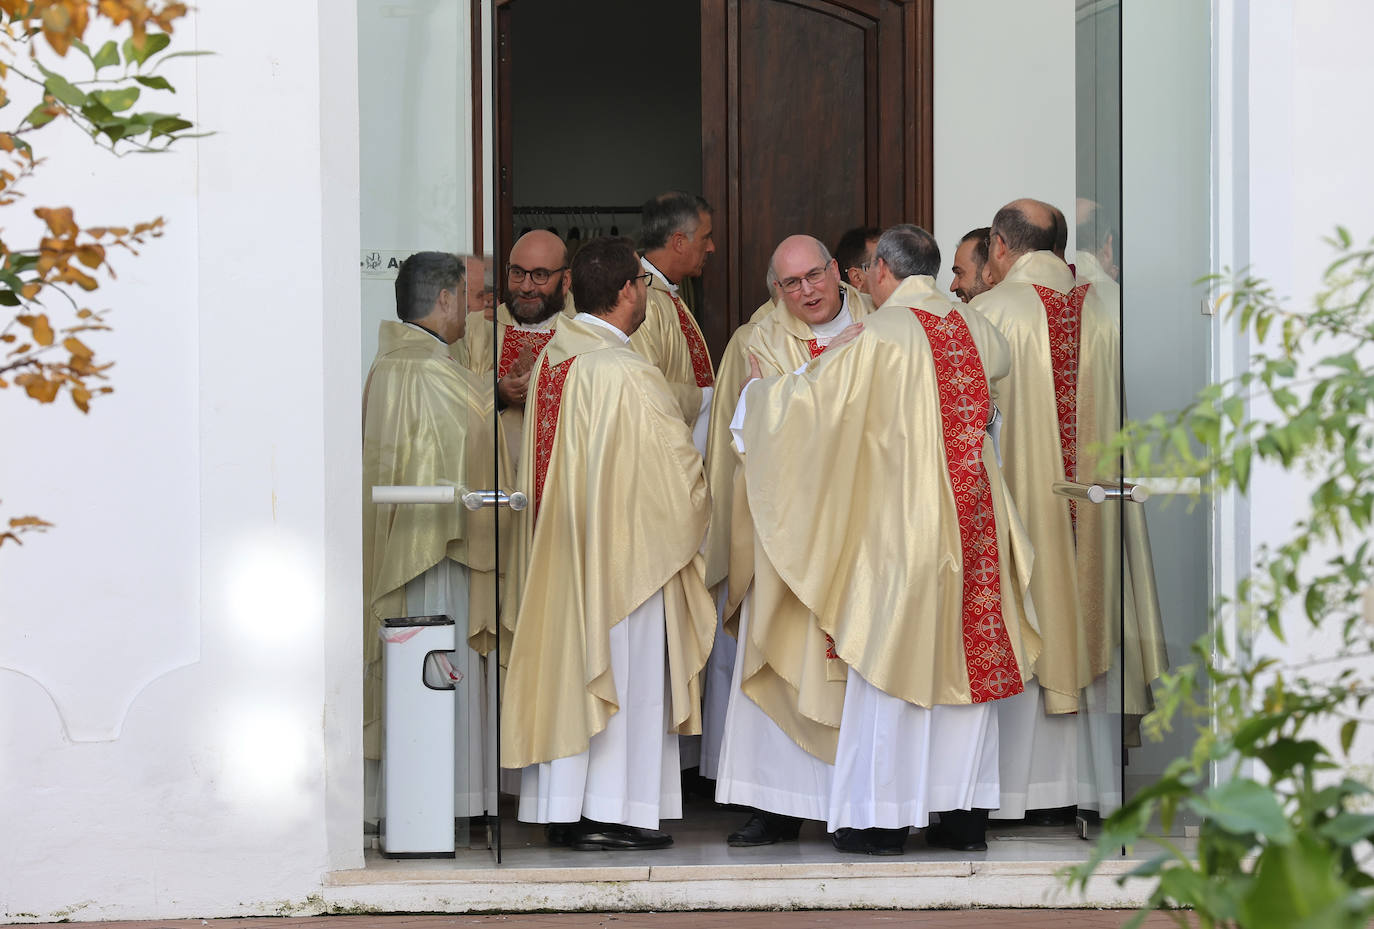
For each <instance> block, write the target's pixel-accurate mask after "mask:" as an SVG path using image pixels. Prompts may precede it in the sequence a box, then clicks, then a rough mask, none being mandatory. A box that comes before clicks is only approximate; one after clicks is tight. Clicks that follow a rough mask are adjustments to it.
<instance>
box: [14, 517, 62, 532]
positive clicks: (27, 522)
mask: <svg viewBox="0 0 1374 929" xmlns="http://www.w3.org/2000/svg"><path fill="white" fill-rule="evenodd" d="M51 526H52V523H50V522H48V521H47V520H46V519H39V518H38V517H37V516H15V517H13V518H11V519H10V528H11V529H24V528H27V527H32V528H35V529H44V528H50V527H51Z"/></svg>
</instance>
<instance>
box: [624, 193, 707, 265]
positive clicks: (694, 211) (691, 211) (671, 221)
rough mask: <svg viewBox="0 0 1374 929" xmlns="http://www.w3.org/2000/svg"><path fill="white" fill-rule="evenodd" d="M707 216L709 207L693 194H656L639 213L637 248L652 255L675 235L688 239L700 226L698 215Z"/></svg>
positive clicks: (699, 216)
mask: <svg viewBox="0 0 1374 929" xmlns="http://www.w3.org/2000/svg"><path fill="white" fill-rule="evenodd" d="M710 212H711V205H710V204H709V203H707V202H706V201H705V200H704V199H703V198H701V197H698V196H697V195H695V194H688V193H683V192H682V191H680V190H670V191H668V192H667V193H666V194H659V195H658V196H657V197H654V198H653V199H652V200H650V201H649V202H647V203H645V204H644V206H643V207H641V209H640V227H639V247H640V248H641V249H643V250H644V251H646V252H652V251H653V250H654V249H658V248H663V247H664V246H665V245H667V244H668V240H669V239H671V238H672V237H673V235H674V233H678V232H681V233H682V234H683V235H687V236H691V235H693V234H694V233H695V232H696V231H697V226H700V225H701V214H702V213H707V214H709V213H710Z"/></svg>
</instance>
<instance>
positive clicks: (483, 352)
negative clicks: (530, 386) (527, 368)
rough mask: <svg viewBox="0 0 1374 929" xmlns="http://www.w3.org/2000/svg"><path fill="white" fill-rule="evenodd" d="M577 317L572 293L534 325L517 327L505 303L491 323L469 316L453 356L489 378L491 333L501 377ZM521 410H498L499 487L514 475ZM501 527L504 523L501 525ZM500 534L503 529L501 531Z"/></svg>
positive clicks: (521, 426)
mask: <svg viewBox="0 0 1374 929" xmlns="http://www.w3.org/2000/svg"><path fill="white" fill-rule="evenodd" d="M575 315H577V310H576V308H575V307H574V306H573V298H572V292H571V291H569V292H568V293H567V294H566V295H565V296H564V298H563V309H562V310H561V311H560V312H558V313H555V314H553V315H552V316H550V317H549V318H548V319H546V320H544V321H543V322H541V323H537V324H536V325H534V326H521V325H520V324H519V323H517V322H516V319H515V317H514V316H512V315H511V311H510V310H509V309H507V307H506V304H504V303H503V304H501V305H500V306H498V307H497V308H496V321H495V323H494V324H493V323H492V322H490V321H488V320H487V319H486V318H485V317H484V316H482V314H481V313H469V314H468V322H467V333H466V334H465V335H464V336H463V341H462V342H461V343H459V345H460V346H461V350H460V351H459V352H457V353H455V355H454V357H456V358H458V360H460V361H462V362H463V364H465V365H467V368H468V370H469V371H471V372H473V373H474V374H484V375H487V376H488V377H489V376H490V375H491V366H492V354H493V352H492V346H491V340H492V336H493V331H494V334H495V337H496V352H495V354H496V356H497V359H496V377H497V378H498V379H499V378H503V377H505V376H506V375H507V374H508V373H510V370H511V368H512V367H514V366H515V365H516V363H517V362H518V361H519V360H520V356H521V355H523V354H525V353H528V354H529V359H530V361H531V362H532V361H534V359H536V358H538V357H539V353H540V352H542V351H543V350H544V346H546V345H548V344H549V339H551V338H552V337H553V332H554V329H555V328H557V326H558V322H559V320H561V319H565V318H570V317H572V316H575ZM524 423H525V410H524V408H523V407H507V408H505V409H503V410H502V411H501V426H502V429H503V430H504V431H505V433H506V449H505V450H506V452H507V453H508V455H507V456H505V457H504V458H503V460H502V466H503V467H505V468H508V469H509V470H507V471H506V472H505V473H504V474H502V476H501V478H502V480H501V483H502V485H509V483H510V479H511V477H513V476H514V474H515V466H516V464H517V463H518V462H519V461H520V443H521V436H522V434H523V432H524ZM503 525H504V523H503ZM503 531H504V530H503Z"/></svg>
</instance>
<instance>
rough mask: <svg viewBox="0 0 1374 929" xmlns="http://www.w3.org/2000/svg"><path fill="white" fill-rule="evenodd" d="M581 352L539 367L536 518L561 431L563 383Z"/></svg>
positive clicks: (535, 452)
mask: <svg viewBox="0 0 1374 929" xmlns="http://www.w3.org/2000/svg"><path fill="white" fill-rule="evenodd" d="M576 360H577V356H576V355H574V356H573V357H571V358H569V359H568V360H567V361H565V362H563V363H562V364H556V365H551V364H549V363H548V362H547V361H545V362H544V366H543V367H542V368H540V370H539V377H538V379H537V380H536V381H535V387H534V429H535V433H534V521H535V522H538V521H539V504H540V503H542V502H543V499H544V479H545V478H547V477H548V475H549V458H550V456H552V455H553V440H554V437H555V436H556V435H557V434H558V410H559V408H560V407H561V406H562V405H563V385H564V384H565V383H567V380H568V372H569V371H571V370H572V364H573V362H574V361H576Z"/></svg>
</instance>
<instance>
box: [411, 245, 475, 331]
mask: <svg viewBox="0 0 1374 929" xmlns="http://www.w3.org/2000/svg"><path fill="white" fill-rule="evenodd" d="M465 276H466V275H465V273H464V268H463V262H462V260H461V259H460V258H459V257H458V256H457V255H451V254H449V253H448V252H416V253H415V254H413V255H411V256H410V257H409V258H407V259H406V260H405V261H403V262H401V268H400V270H399V271H397V272H396V317H397V318H398V319H402V320H405V321H406V322H414V321H415V320H417V319H424V318H425V317H426V316H428V315H429V314H430V311H432V310H433V309H434V301H436V300H438V299H439V292H440V291H441V290H452V291H454V292H455V293H456V292H457V291H458V289H459V288H460V287H461V286H462V283H463V278H464V277H465Z"/></svg>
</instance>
